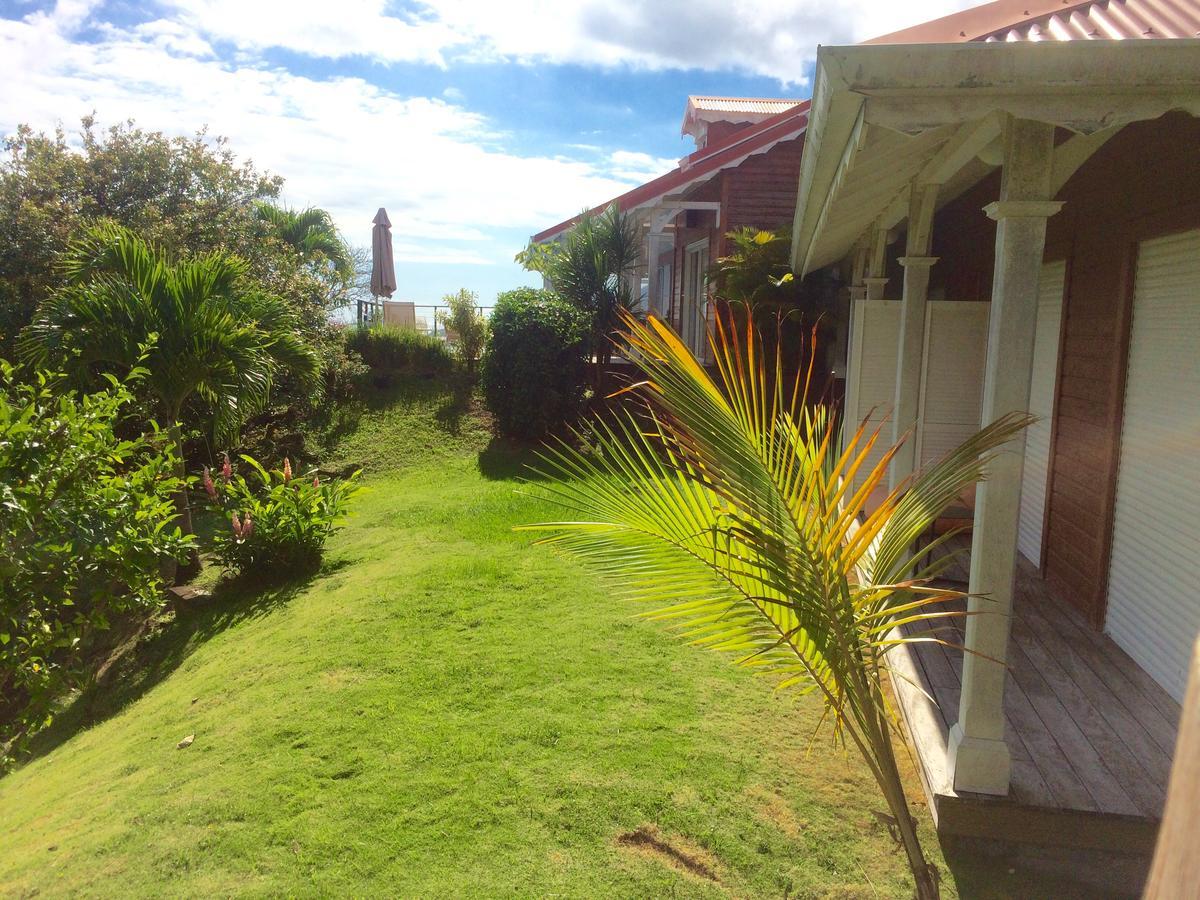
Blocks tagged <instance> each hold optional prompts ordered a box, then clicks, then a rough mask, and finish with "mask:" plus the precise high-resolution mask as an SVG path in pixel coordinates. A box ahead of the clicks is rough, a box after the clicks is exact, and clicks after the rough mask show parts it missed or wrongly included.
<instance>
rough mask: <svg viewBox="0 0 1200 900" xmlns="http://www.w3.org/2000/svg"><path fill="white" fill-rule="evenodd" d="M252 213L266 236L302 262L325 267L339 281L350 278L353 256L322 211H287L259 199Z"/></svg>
mask: <svg viewBox="0 0 1200 900" xmlns="http://www.w3.org/2000/svg"><path fill="white" fill-rule="evenodd" d="M254 212H255V215H256V216H257V217H258V219H259V221H260V222H262V223H263V225H264V226H265V227H266V229H267V232H268V234H269V235H270V236H271V237H273V238H275V239H276V240H278V241H281V242H282V243H284V244H286V245H287V246H289V247H291V248H292V249H293V250H294V251H296V253H297V254H298V255H299V256H300V258H301V259H302V260H303V261H304V262H305V263H307V264H309V265H315V266H317V267H319V268H320V267H326V266H328V267H329V268H331V269H332V270H333V272H334V273H335V274H336V275H337V276H339V277H340V278H343V279H348V278H353V277H354V257H353V255H352V253H351V251H350V248H349V247H347V246H346V242H345V241H344V240H342V236H341V235H340V234H339V233H338V230H337V228H336V226H335V225H334V224H333V219H332V217H331V216H330V215H329V213H327V212H326V211H325V210H323V209H317V208H315V207H308V208H307V209H299V210H297V209H289V208H287V207H285V206H276V205H274V204H273V203H268V202H267V201H265V200H259V201H258V202H256V203H255V204H254Z"/></svg>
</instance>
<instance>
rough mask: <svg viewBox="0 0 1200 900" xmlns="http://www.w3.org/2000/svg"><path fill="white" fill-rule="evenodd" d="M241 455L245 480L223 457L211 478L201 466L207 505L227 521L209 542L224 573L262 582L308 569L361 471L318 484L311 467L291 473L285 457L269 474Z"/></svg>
mask: <svg viewBox="0 0 1200 900" xmlns="http://www.w3.org/2000/svg"><path fill="white" fill-rule="evenodd" d="M241 459H242V461H243V462H245V463H246V465H247V466H249V467H250V469H251V470H252V472H253V474H252V476H251V477H250V478H246V477H244V476H242V475H241V474H238V473H235V472H234V471H233V466H232V465H231V464H230V463H229V460H228V458H226V461H225V464H224V466H223V467H222V469H221V471H220V472H218V473H217V476H216V477H215V478H214V477H213V475H212V473H211V472H210V471H209V470H208V469H205V470H204V479H203V481H204V491H205V494H206V496H207V498H208V502H209V505H210V506H211V507H212V508H213V509H214V510H216V511H217V513H218V514H219V515H220V516H221V517H222V519H223V520H224V522H225V523H226V525H225V527H223V528H220V529H218V531H217V534H216V538H215V541H214V544H215V546H214V552H215V554H216V557H217V559H218V560H219V561H220V563H221V565H222V566H223V567H224V568H225V569H226V570H227V571H230V572H234V573H236V574H239V575H249V576H252V577H254V578H258V579H261V580H264V581H268V580H272V579H276V578H279V577H280V576H286V575H288V574H291V573H294V572H301V571H308V570H311V569H312V568H313V567H315V566H316V565H317V564H318V563H319V562H320V561H321V555H322V554H323V553H324V550H325V541H326V540H327V539H328V537H329V535H331V534H332V533H333V532H334V530H335V529H336V528H337V527H338V522H339V521H340V520H341V519H342V518H344V517H345V515H346V503H347V501H348V500H349V499H350V497H351V496H353V495H354V494H355V493H357V492H358V490H359V488H358V484H357V482H358V476H359V474H360V473H359V472H355V473H353V474H352V475H351V476H350V477H349V478H343V479H340V480H336V481H325V482H322V481H321V480H320V478H319V477H318V476H317V474H316V473H315V471H310V472H308V473H306V474H304V475H302V476H300V477H295V478H294V477H292V467H291V463H290V462H289V461H288V460H287V459H284V461H283V467H282V468H281V469H274V470H272V471H269V472H268V471H267V470H266V469H265V468H263V466H262V465H261V464H260V463H259V462H258V461H257V460H256V459H254V457H252V456H245V455H243V456H242V457H241Z"/></svg>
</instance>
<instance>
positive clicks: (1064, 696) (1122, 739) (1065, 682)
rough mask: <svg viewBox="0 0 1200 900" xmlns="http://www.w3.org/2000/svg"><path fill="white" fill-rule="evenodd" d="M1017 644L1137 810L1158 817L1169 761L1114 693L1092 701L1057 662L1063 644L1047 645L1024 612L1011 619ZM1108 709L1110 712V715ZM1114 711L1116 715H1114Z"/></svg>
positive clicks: (1162, 800)
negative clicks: (1123, 707) (1106, 700)
mask: <svg viewBox="0 0 1200 900" xmlns="http://www.w3.org/2000/svg"><path fill="white" fill-rule="evenodd" d="M1013 637H1014V645H1016V646H1017V647H1018V649H1019V652H1023V653H1024V656H1025V658H1026V659H1027V660H1028V661H1029V663H1030V664H1031V665H1032V666H1033V667H1034V668H1035V669H1036V670H1037V672H1038V674H1039V675H1041V677H1042V678H1043V679H1044V680H1045V681H1046V683H1047V685H1049V687H1050V689H1051V690H1052V691H1053V692H1054V695H1055V696H1056V697H1057V698H1058V699H1059V701H1060V702H1061V703H1062V705H1063V706H1064V708H1065V709H1066V710H1067V712H1068V714H1069V715H1070V716H1071V718H1072V719H1073V720H1074V721H1075V724H1076V725H1078V726H1079V729H1080V731H1082V732H1083V734H1084V735H1085V736H1086V738H1087V739H1088V741H1089V743H1091V745H1092V747H1094V748H1095V750H1096V752H1097V753H1098V754H1099V755H1100V757H1101V758H1102V759H1103V760H1104V763H1105V765H1106V766H1107V767H1108V769H1109V771H1111V772H1112V773H1113V775H1114V776H1115V777H1116V778H1117V780H1118V781H1119V782H1120V784H1121V786H1122V787H1123V788H1124V789H1125V792H1126V793H1127V794H1128V795H1129V797H1130V798H1131V799H1132V800H1133V801H1134V803H1136V804H1137V807H1138V810H1139V812H1141V813H1142V814H1143V815H1147V816H1160V815H1161V814H1162V807H1163V802H1164V800H1165V799H1166V791H1165V785H1166V783H1167V779H1168V777H1169V776H1170V767H1171V761H1170V759H1168V758H1167V757H1166V756H1165V754H1163V753H1162V752H1161V751H1160V750H1159V749H1158V747H1157V746H1156V745H1155V744H1154V743H1153V741H1152V740H1151V739H1150V737H1149V735H1147V734H1146V733H1145V731H1144V730H1143V729H1142V727H1141V725H1139V724H1138V723H1137V722H1136V721H1134V720H1133V718H1132V717H1130V716H1129V715H1128V714H1127V713H1126V712H1125V711H1124V709H1122V708H1121V707H1120V705H1119V704H1116V703H1112V702H1111V698H1109V699H1108V702H1105V698H1099V700H1098V703H1093V701H1092V697H1091V696H1089V695H1088V694H1087V693H1086V692H1085V691H1084V690H1083V688H1082V687H1081V686H1080V685H1079V684H1078V683H1076V681H1075V680H1074V679H1073V678H1071V676H1070V675H1068V674H1067V672H1066V671H1065V670H1064V669H1063V668H1062V666H1061V665H1060V664H1059V662H1058V657H1059V655H1060V653H1059V651H1060V650H1061V647H1055V646H1053V645H1052V644H1051V646H1049V647H1048V646H1046V645H1044V644H1043V642H1042V640H1041V639H1040V637H1039V634H1038V632H1036V631H1034V630H1033V629H1031V628H1030V626H1029V624H1028V623H1027V622H1026V621H1025V619H1023V618H1022V617H1016V618H1015V619H1014V620H1013ZM1106 708H1107V714H1106ZM1114 711H1115V714H1114ZM1122 717H1124V718H1122Z"/></svg>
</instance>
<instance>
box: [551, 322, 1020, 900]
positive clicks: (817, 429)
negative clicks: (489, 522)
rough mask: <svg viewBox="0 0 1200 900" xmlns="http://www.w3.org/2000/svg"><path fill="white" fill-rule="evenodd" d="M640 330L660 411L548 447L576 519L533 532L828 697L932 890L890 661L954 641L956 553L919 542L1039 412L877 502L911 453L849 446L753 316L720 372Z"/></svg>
mask: <svg viewBox="0 0 1200 900" xmlns="http://www.w3.org/2000/svg"><path fill="white" fill-rule="evenodd" d="M624 325H625V328H626V330H627V334H626V336H625V337H626V340H627V342H628V350H627V353H628V355H629V356H630V358H631V359H632V361H633V362H634V363H635V364H636V365H637V366H638V367H639V368H640V369H641V370H642V372H643V373H644V376H645V380H644V381H642V382H641V383H640V385H637V386H636V387H635V388H634V392H635V396H638V397H640V398H641V399H642V400H644V402H645V404H646V408H645V410H644V411H641V410H639V411H637V412H634V411H631V410H629V409H628V408H627V409H626V410H625V411H624V412H619V413H616V414H614V415H613V416H612V417H611V418H610V419H609V420H606V421H600V422H597V423H596V424H595V432H594V436H593V449H594V450H595V451H596V452H592V453H587V454H585V453H581V452H579V451H577V450H575V449H573V448H571V447H570V446H567V445H565V444H564V445H562V446H560V447H558V448H557V449H553V450H548V451H546V453H545V454H544V455H543V464H542V466H541V471H540V473H539V474H540V475H542V476H544V477H545V478H546V479H547V480H546V481H545V482H544V483H543V486H542V487H541V488H539V489H538V490H539V491H540V492H541V493H542V494H543V495H544V496H547V497H548V498H550V499H552V500H554V501H555V502H557V503H558V504H560V505H562V506H564V507H566V509H567V510H568V515H567V516H566V520H565V521H561V522H547V523H542V524H538V525H531V526H527V527H529V528H532V529H541V530H549V531H551V532H553V535H552V536H550V537H548V538H545V539H544V542H545V543H549V544H551V545H553V546H555V547H557V548H560V549H562V550H564V551H567V552H569V553H572V554H574V555H577V556H578V557H580V558H581V559H582V560H583V561H584V562H585V563H586V564H588V565H590V566H591V567H593V568H594V569H595V570H596V571H598V572H599V573H601V574H602V575H605V576H608V577H610V578H614V579H617V580H618V581H619V582H620V583H621V584H622V585H623V586H624V588H626V589H627V592H628V593H629V594H630V595H632V596H633V597H635V598H638V599H641V600H645V601H649V602H651V603H653V604H654V605H655V607H656V608H655V609H654V610H653V611H651V612H648V613H646V615H647V616H648V617H649V618H651V619H654V620H657V621H663V622H667V623H669V624H671V625H673V626H674V627H675V628H676V629H678V630H679V631H680V632H681V634H682V636H683V637H685V638H687V639H689V640H690V641H691V643H693V644H695V645H697V646H699V647H704V648H707V649H710V650H718V651H724V652H728V653H732V654H734V655H735V657H736V661H737V663H738V664H740V665H742V666H746V667H748V668H750V669H752V670H753V671H755V672H757V673H761V674H767V675H771V676H774V677H775V678H776V679H777V680H778V682H779V686H780V687H804V688H807V689H810V690H816V691H817V692H819V694H820V696H821V697H822V698H823V699H824V703H825V711H826V714H827V718H828V721H829V722H831V723H832V727H833V734H834V738H835V741H838V742H840V743H841V744H842V745H846V744H849V745H853V746H854V747H855V748H856V749H857V750H858V752H859V753H860V754H861V755H862V758H863V759H864V760H865V762H866V764H867V766H868V768H869V769H870V770H871V773H872V775H873V776H874V778H875V780H876V782H877V784H878V786H879V788H880V790H881V791H882V793H883V795H884V797H885V799H886V801H887V804H888V807H889V808H890V810H891V812H892V815H893V816H894V818H895V822H896V830H897V832H898V834H899V839H900V841H901V842H902V843H903V845H904V848H905V850H906V853H907V857H908V861H909V865H910V867H911V869H912V872H913V876H914V878H915V880H916V885H917V894H918V896H919V897H921V898H930V897H936V896H937V893H938V889H937V877H936V871H935V870H933V869H932V868H931V867H930V865H929V864H928V863H927V862H926V860H925V857H924V853H923V851H922V849H921V844H920V841H919V839H918V836H917V829H916V824H915V822H914V820H913V818H912V816H911V815H910V813H909V808H908V802H907V798H906V796H905V792H904V786H903V783H902V781H901V778H900V774H899V772H898V770H897V766H896V757H895V753H894V748H893V744H892V740H893V737H895V736H897V735H898V733H899V722H898V719H897V717H896V715H895V712H894V709H893V707H892V706H891V704H890V702H889V700H888V694H887V692H886V689H885V686H884V673H885V672H886V670H887V663H888V653H889V652H891V651H892V650H894V649H895V647H896V646H897V645H898V644H902V643H906V642H912V641H938V642H942V638H940V637H939V636H938V633H937V631H936V630H935V629H933V628H932V627H930V620H932V619H934V618H935V617H937V616H942V615H946V613H945V612H944V611H943V610H941V609H940V608H938V609H936V610H931V609H930V608H929V607H930V605H931V604H936V603H939V602H940V601H943V600H947V599H950V598H954V597H960V596H962V595H961V594H960V593H958V592H955V591H951V590H947V589H943V588H941V587H938V586H937V585H936V584H934V583H933V581H932V579H933V578H934V576H935V575H936V574H937V573H938V571H940V568H941V567H942V566H944V565H945V560H943V562H942V563H941V564H935V565H932V566H925V565H923V564H922V563H921V560H922V559H928V558H929V556H926V555H924V554H920V555H916V556H914V555H912V553H911V552H910V548H912V547H913V545H914V543H915V542H916V541H917V539H918V538H919V536H920V535H922V534H923V533H925V531H926V530H927V528H928V527H929V525H930V524H931V523H932V522H933V520H934V519H935V518H936V517H937V516H938V515H939V513H940V512H941V511H942V510H944V509H945V508H946V507H947V506H949V505H950V504H951V503H952V502H953V501H954V499H955V498H956V497H958V495H959V494H960V493H961V492H962V491H963V490H964V489H965V488H966V487H967V486H968V485H970V484H972V483H974V482H975V481H978V480H979V479H980V478H981V477H982V476H983V472H984V466H985V464H986V461H987V459H988V458H989V457H990V455H991V453H992V452H993V451H994V450H995V449H996V448H998V447H999V446H1000V445H1002V444H1003V443H1005V442H1006V441H1007V440H1009V439H1010V438H1012V437H1013V436H1014V435H1015V434H1017V433H1018V432H1019V430H1020V429H1021V428H1023V427H1024V426H1025V424H1027V417H1024V416H1015V415H1014V416H1009V417H1007V418H1005V419H1003V420H1001V421H999V422H997V423H995V424H993V425H991V426H989V427H988V428H986V429H984V430H983V431H981V432H979V433H978V434H977V435H975V436H974V437H972V438H971V439H970V440H968V441H967V442H965V443H964V444H963V445H962V446H961V447H959V448H958V449H957V450H955V451H954V452H953V453H951V454H950V455H949V456H947V457H946V458H945V459H944V460H942V461H941V462H939V463H938V464H937V465H935V466H933V467H931V468H929V469H927V470H926V471H924V472H922V473H920V474H919V475H916V476H914V477H912V478H910V479H908V480H907V481H906V482H905V483H904V484H903V485H901V486H900V487H899V488H897V489H896V490H894V491H892V492H891V493H890V494H889V495H888V496H887V498H886V499H885V500H883V502H882V503H881V504H880V505H879V506H878V508H876V509H875V510H874V511H869V510H868V507H867V498H868V497H869V496H870V495H871V494H872V492H873V491H874V490H875V489H876V488H877V487H878V486H880V485H881V484H885V483H886V482H885V479H886V477H887V466H888V462H889V461H890V459H891V457H892V456H893V454H894V453H895V450H896V448H892V449H891V450H889V451H888V452H886V453H884V454H883V456H882V458H881V459H880V461H879V462H878V463H877V464H876V465H874V466H869V465H868V464H867V463H866V460H867V454H868V452H869V451H870V450H871V448H872V446H873V445H874V444H875V442H876V440H877V438H878V432H875V433H872V434H868V433H867V432H866V430H865V428H864V427H859V428H858V430H857V431H854V432H853V433H852V434H848V435H847V436H845V437H844V439H843V440H842V441H841V447H840V449H839V448H838V443H839V441H838V435H837V433H836V431H837V430H836V427H835V425H834V418H835V416H834V414H833V412H832V411H831V410H829V409H827V408H823V407H820V406H810V405H807V404H806V398H807V395H808V383H809V381H810V379H811V370H810V372H809V373H808V374H802V375H801V376H798V377H797V378H796V379H795V380H794V382H791V383H790V384H786V385H785V381H787V379H785V376H784V375H783V371H784V369H783V360H782V359H781V358H780V357H779V355H778V354H776V357H775V358H774V360H772V361H767V360H763V359H762V358H761V354H760V352H759V351H760V348H761V340H760V339H759V338H758V337H757V336H756V333H755V331H754V329H753V328H748V329H747V333H746V334H745V336H744V339H738V340H732V339H731V337H732V335H729V334H727V328H726V327H725V326H724V325H721V326H720V327H719V328H718V335H717V336H716V337H714V338H712V339H710V342H711V345H712V348H713V354H714V357H715V359H716V361H717V368H718V372H719V377H718V378H717V380H714V379H713V378H712V377H710V376H709V374H708V373H707V372H706V371H705V370H704V369H703V368H702V367H701V366H700V365H699V364H698V363H697V362H696V360H695V359H694V358H693V357H692V355H691V354H690V352H689V351H688V350H687V348H686V347H685V346H684V344H683V343H682V342H681V341H680V340H679V338H678V337H677V336H676V335H675V334H674V332H672V331H671V330H670V329H669V328H668V327H667V326H665V325H664V324H663V323H662V322H660V321H659V320H658V319H656V318H654V317H651V318H650V319H649V321H648V322H647V323H644V324H643V323H639V322H638V321H636V320H635V319H634V318H633V317H631V316H628V315H626V316H625V319H624ZM868 470H869V471H868ZM857 479H861V481H858V480H857ZM856 484H857V486H855V485H856ZM943 540H945V539H943ZM901 626H908V627H909V628H910V630H911V631H913V632H915V633H910V634H903V633H901Z"/></svg>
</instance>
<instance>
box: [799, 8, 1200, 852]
mask: <svg viewBox="0 0 1200 900" xmlns="http://www.w3.org/2000/svg"><path fill="white" fill-rule="evenodd" d="M1197 34H1200V4H1198V3H1197V2H1196V0H1186V2H1170V3H1168V2H1165V0H1087V2H1082V3H1062V2H1056V3H1043V4H1040V5H1039V4H1029V3H1015V4H1014V3H1011V2H1008V0H1001V2H999V3H992V4H988V5H987V6H984V7H979V8H977V9H974V10H968V11H967V12H965V13H961V14H959V15H957V16H951V17H948V18H946V19H942V20H939V21H938V22H934V23H929V24H927V25H923V26H919V27H917V28H915V29H910V30H908V31H907V32H901V33H900V35H899V36H889V37H888V38H887V39H885V40H883V41H880V42H869V43H868V44H866V45H860V46H855V47H824V48H821V50H820V51H819V53H818V58H817V71H816V76H815V81H814V90H813V100H812V104H811V109H810V112H809V123H808V134H807V139H806V146H805V150H804V156H803V160H802V165H801V175H800V183H799V193H798V200H797V212H796V218H795V225H794V230H793V235H794V244H793V248H792V261H793V266H794V268H795V269H796V271H797V273H798V274H807V273H810V272H814V271H817V270H820V269H826V270H832V271H835V272H837V273H839V275H840V277H842V279H843V281H844V283H845V284H846V286H847V291H848V293H849V295H850V297H851V318H850V339H849V353H848V356H847V398H846V403H847V415H848V416H849V417H850V418H854V417H856V416H860V415H865V414H866V413H867V412H868V411H870V410H872V409H874V410H875V411H876V412H875V415H876V416H879V417H880V421H882V420H883V419H882V417H883V416H884V415H886V416H887V417H888V418H889V419H890V425H885V426H884V427H885V428H890V430H891V431H892V435H893V436H899V435H901V434H904V433H907V432H909V431H910V430H911V432H912V433H913V435H914V440H912V441H910V442H908V443H907V444H906V447H905V450H904V451H903V452H902V453H901V454H899V455H898V456H897V457H896V458H895V459H894V461H893V464H892V471H891V473H890V477H891V481H892V484H893V485H895V484H897V483H899V482H900V481H901V480H902V479H903V478H904V477H906V476H907V475H908V474H909V473H911V472H912V471H913V470H914V469H915V468H917V467H919V466H920V464H921V463H922V462H924V461H926V460H927V459H930V458H932V457H935V456H937V455H938V454H939V453H940V452H942V451H943V450H945V449H947V448H948V447H949V446H953V445H954V444H955V443H957V442H958V441H959V440H960V439H961V438H962V437H963V436H965V435H966V434H969V433H970V432H971V431H973V430H974V429H976V428H978V427H979V425H980V423H981V422H982V423H983V424H986V423H988V422H991V421H993V420H994V419H996V418H998V417H999V416H1001V415H1003V414H1006V413H1009V412H1011V411H1014V410H1028V411H1030V412H1032V413H1034V414H1035V415H1037V416H1038V417H1039V418H1038V420H1037V422H1036V423H1035V424H1034V425H1032V426H1031V427H1030V428H1029V429H1028V431H1027V433H1026V434H1025V435H1024V436H1023V437H1022V438H1021V439H1019V440H1017V441H1013V442H1012V443H1011V445H1010V446H1009V447H1008V448H1006V449H1005V451H1004V452H1002V453H1001V454H1000V455H999V457H998V458H997V460H996V461H995V462H994V464H993V465H992V467H991V471H990V475H989V478H988V480H987V481H986V482H984V483H983V484H981V485H980V486H979V488H978V491H977V496H976V497H974V498H973V499H972V498H964V506H965V507H966V509H965V510H964V512H963V515H964V516H965V517H966V518H967V519H968V520H969V521H970V522H971V523H972V525H973V527H972V532H971V546H970V566H969V574H968V576H967V578H966V579H965V580H966V583H967V584H968V585H969V591H970V593H971V599H970V601H969V604H968V611H969V612H970V613H973V615H970V616H968V617H967V618H966V620H965V627H964V626H962V622H963V620H962V619H956V620H955V622H956V623H957V624H956V625H955V626H954V628H952V629H950V630H949V631H948V632H947V633H949V634H953V635H957V637H956V638H952V639H951V640H950V643H951V644H958V643H962V644H963V645H964V646H965V648H966V651H967V652H966V653H965V654H964V653H962V652H959V651H958V650H956V649H954V648H953V647H949V648H948V647H943V646H939V645H937V644H922V645H919V649H917V646H918V645H913V646H910V647H908V648H905V649H904V650H903V651H901V652H898V653H897V654H896V659H895V660H894V666H895V669H896V671H897V672H898V674H899V676H900V677H898V678H897V679H896V680H895V684H896V688H897V693H898V694H899V695H900V699H901V706H902V710H903V712H904V715H905V719H906V720H907V723H908V726H909V730H910V733H911V736H912V739H913V742H914V745H915V748H916V750H917V754H918V757H919V760H920V764H921V773H922V777H923V779H924V781H925V785H926V788H927V791H928V793H929V795H930V800H931V810H932V812H933V814H934V816H935V818H936V820H937V824H938V828H939V831H940V832H942V833H943V834H952V835H960V836H968V837H971V836H973V837H1003V838H1007V839H1010V840H1014V841H1036V842H1040V843H1043V844H1053V845H1060V846H1071V847H1077V848H1101V849H1106V850H1119V851H1125V852H1130V853H1137V852H1143V853H1144V852H1148V850H1149V847H1150V846H1151V845H1152V842H1153V837H1154V833H1155V829H1156V826H1157V822H1158V820H1159V818H1160V816H1161V811H1162V803H1163V797H1164V794H1165V789H1166V785H1167V778H1168V774H1169V768H1170V760H1171V755H1172V753H1173V749H1174V741H1175V732H1176V729H1177V727H1178V719H1179V702H1180V701H1181V700H1182V698H1183V692H1184V687H1185V681H1186V673H1187V671H1188V661H1189V656H1190V650H1191V647H1192V644H1193V642H1194V640H1195V638H1196V635H1197V632H1200V480H1198V479H1197V478H1196V475H1195V461H1196V459H1197V458H1200V118H1198V117H1200V41H1197V40H1195V39H1194V38H1195V36H1196V35H1197ZM1148 38H1171V39H1170V40H1152V39H1148ZM897 39H899V40H900V41H902V42H900V43H897ZM910 41H911V42H913V43H908V42H910ZM933 42H937V43H933ZM960 632H961V633H960ZM927 695H928V696H927ZM929 698H935V699H936V700H937V701H938V702H937V703H936V705H935V704H934V703H933V702H931V700H930V699H929Z"/></svg>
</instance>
